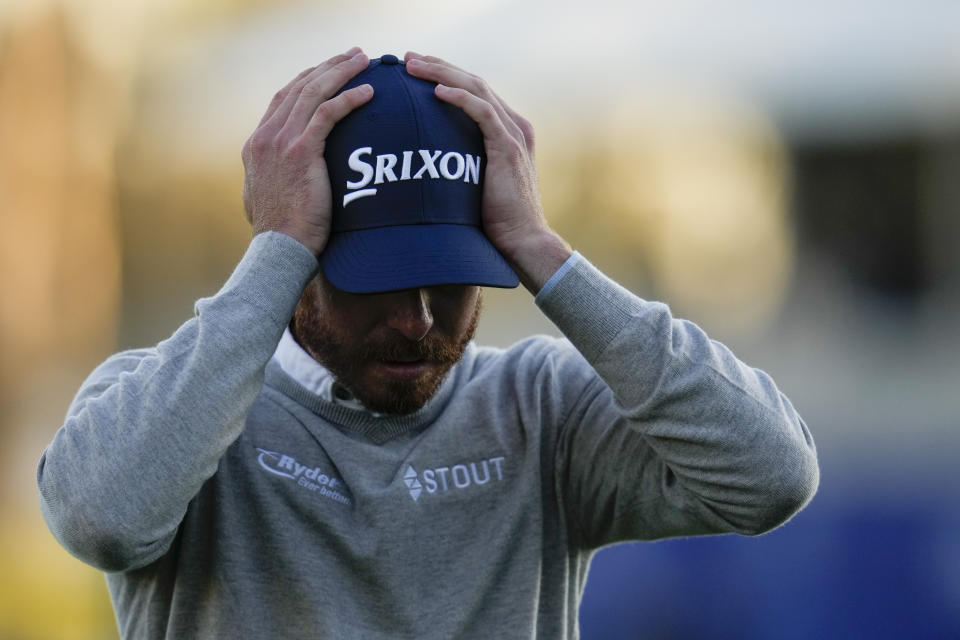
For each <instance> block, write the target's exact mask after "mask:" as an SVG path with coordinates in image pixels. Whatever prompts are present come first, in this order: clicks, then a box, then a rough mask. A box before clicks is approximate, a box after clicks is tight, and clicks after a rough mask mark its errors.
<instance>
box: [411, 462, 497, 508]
mask: <svg viewBox="0 0 960 640" xmlns="http://www.w3.org/2000/svg"><path fill="white" fill-rule="evenodd" d="M504 460H505V458H504V457H503V456H497V457H495V458H486V459H484V460H477V461H474V462H464V463H461V464H455V465H452V466H442V467H433V468H427V469H424V470H422V471H417V469H416V468H415V467H414V466H413V465H409V466H407V470H406V472H405V473H404V474H403V483H404V484H405V485H406V486H407V490H408V491H409V492H410V497H411V498H412V499H413V501H414V502H417V501H419V500H420V496H421V495H422V494H423V492H424V491H426V492H427V493H428V494H435V493H447V492H449V491H464V490H466V489H469V488H470V487H480V486H482V485H485V484H489V483H491V482H493V483H497V482H503V477H504V476H503V462H504Z"/></svg>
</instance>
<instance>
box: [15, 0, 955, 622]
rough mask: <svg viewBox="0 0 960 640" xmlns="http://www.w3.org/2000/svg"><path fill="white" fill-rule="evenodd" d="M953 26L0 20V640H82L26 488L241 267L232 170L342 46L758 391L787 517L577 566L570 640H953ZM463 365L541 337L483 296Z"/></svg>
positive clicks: (427, 5)
mask: <svg viewBox="0 0 960 640" xmlns="http://www.w3.org/2000/svg"><path fill="white" fill-rule="evenodd" d="M957 25H960V4H958V3H956V2H954V1H946V0H943V1H935V0H928V1H919V2H917V1H915V2H909V3H908V2H897V1H893V0H877V1H875V2H872V3H868V4H865V3H859V2H844V1H837V0H833V1H832V2H821V1H810V2H806V3H796V2H784V1H779V0H774V1H767V2H760V1H753V2H750V1H735V2H727V3H712V2H706V1H680V2H673V3H663V2H657V3H654V2H648V1H640V2H627V1H626V0H622V1H619V2H618V1H614V0H608V1H599V2H597V1H594V2H589V3H585V2H556V1H554V2H545V1H540V0H537V1H531V2H523V3H511V2H507V1H506V0H475V1H474V2H471V3H449V2H447V3H444V2H439V1H437V0H422V1H418V0H411V1H410V2H406V3H402V4H397V3H388V2H385V1H373V2H345V1H333V0H330V1H326V2H302V1H289V0H288V1H271V2H267V1H266V0H167V1H164V2H161V1H160V0H136V1H134V2H126V3H113V2H107V1H106V0H85V1H83V2H81V1H80V0H5V1H3V2H0V223H2V225H0V294H2V295H0V353H2V357H0V572H2V575H3V579H2V581H0V638H11V639H47V638H51V639H52V638H109V637H116V631H115V627H114V623H113V616H112V612H111V609H110V605H109V601H108V599H107V595H106V588H105V584H104V579H103V576H102V575H101V574H99V573H98V572H96V571H94V570H92V569H90V568H88V567H85V566H84V565H82V564H81V563H80V562H78V561H76V560H74V559H73V558H71V557H70V556H69V555H68V554H66V552H64V551H63V550H62V549H60V548H59V547H58V546H57V544H56V542H55V541H54V540H53V539H52V537H51V536H50V534H49V533H48V532H47V530H46V528H45V526H44V524H43V522H42V519H41V518H40V514H39V509H38V506H37V498H36V490H35V485H34V480H33V471H34V467H35V464H36V461H37V459H38V457H39V455H40V452H41V451H42V449H43V447H44V446H45V444H46V443H47V442H48V441H49V440H50V439H51V438H52V436H53V434H54V432H55V431H56V429H57V428H58V427H59V426H60V424H61V421H62V418H63V414H64V412H65V410H66V407H67V404H68V403H69V401H70V398H71V397H72V394H73V393H74V391H75V390H76V388H77V386H78V385H79V383H80V382H81V381H82V379H83V378H84V377H85V376H86V374H87V373H88V372H89V371H90V370H91V369H92V368H93V366H95V365H96V364H97V363H98V362H99V361H101V360H102V359H103V358H105V357H106V356H107V355H108V354H110V353H112V352H113V351H115V350H117V349H120V348H127V347H132V346H143V345H149V344H154V343H156V342H157V341H159V340H161V339H163V338H164V337H165V336H167V335H169V334H170V333H171V332H172V331H173V330H174V329H175V328H176V327H177V326H178V325H179V324H180V323H181V322H182V321H183V320H184V319H186V318H187V317H189V315H190V314H191V313H192V303H193V301H194V300H195V299H196V298H198V297H201V296H204V295H208V294H210V293H211V292H213V291H215V290H216V289H217V288H218V287H219V285H220V283H222V282H223V280H224V279H225V278H226V276H227V275H228V274H229V273H230V270H231V269H232V267H233V265H234V264H236V261H237V260H238V259H239V257H240V256H241V255H242V253H243V250H244V247H245V246H246V243H247V242H248V240H249V231H248V229H247V227H246V224H245V222H244V220H243V215H242V204H241V200H240V194H241V183H242V168H241V166H240V160H239V150H240V146H241V145H242V143H243V142H244V140H245V139H246V137H247V136H248V135H249V133H250V132H251V131H252V130H253V127H254V126H255V125H256V123H257V121H258V120H259V117H260V115H261V114H262V112H263V110H264V109H265V108H266V105H267V103H268V102H269V100H270V98H271V96H272V95H273V93H274V91H276V90H277V89H278V88H279V87H281V86H282V85H284V84H285V83H286V82H287V80H288V79H289V78H291V77H293V76H294V75H295V74H296V73H298V72H299V71H300V70H301V69H303V68H305V67H307V66H310V65H313V64H316V63H317V62H318V61H320V60H322V59H325V58H327V57H329V56H330V55H332V54H334V53H336V52H339V51H342V50H345V49H347V48H348V47H350V46H352V45H355V44H357V45H361V46H363V47H364V48H365V50H366V51H367V53H369V54H370V55H371V56H377V55H380V54H382V53H395V54H398V55H402V54H403V52H404V51H405V50H407V49H414V50H417V51H420V52H421V53H430V54H434V55H439V56H441V57H444V58H447V59H449V60H451V61H453V62H455V63H456V64H458V65H461V66H463V67H465V68H467V69H470V70H471V71H474V72H476V73H477V74H479V75H481V76H483V77H484V78H486V79H487V80H488V81H489V82H490V84H491V85H492V86H493V87H494V88H495V89H496V90H497V92H498V93H499V94H500V95H501V96H502V97H504V98H505V99H506V100H507V101H508V102H509V103H510V104H511V105H512V106H513V107H514V108H515V109H516V110H518V111H519V112H520V113H522V114H524V115H525V116H527V117H528V118H529V119H530V120H531V121H532V122H533V123H534V125H535V126H536V128H537V133H538V167H539V171H540V178H541V190H542V192H543V201H544V207H545V210H546V213H547V216H548V218H549V219H550V221H551V223H552V224H553V225H554V226H555V227H556V228H557V229H558V230H559V231H560V232H561V233H562V234H563V235H564V236H565V237H566V238H567V239H568V240H569V241H570V242H571V243H572V244H573V245H574V246H575V247H576V248H577V249H579V250H580V251H581V252H582V253H583V254H584V255H586V256H587V257H588V258H590V259H591V260H592V261H593V262H594V263H595V264H597V265H598V266H600V267H601V268H603V269H604V270H605V271H607V272H608V273H609V274H610V275H612V276H613V277H615V278H616V279H618V280H619V281H620V282H622V283H623V284H624V285H625V286H628V287H630V288H631V289H632V290H634V291H635V292H637V293H638V294H639V295H641V296H644V297H646V298H650V299H658V300H663V301H666V302H668V303H669V304H670V305H671V307H672V308H673V310H674V312H675V314H677V315H679V316H683V317H687V318H690V319H692V320H694V321H695V322H697V323H698V324H700V325H701V326H703V327H704V328H705V329H706V330H707V331H708V332H709V333H710V334H711V336H712V337H714V338H715V339H719V340H721V341H723V342H725V343H726V344H728V345H729V346H731V347H732V348H733V349H734V351H735V352H736V353H737V354H738V355H740V356H741V358H743V359H744V360H746V361H747V362H749V363H751V364H753V365H755V366H757V367H760V368H762V369H764V370H766V371H768V372H769V373H771V374H772V375H773V376H774V378H775V379H776V380H777V382H778V384H779V385H780V387H781V388H782V389H783V390H784V391H785V392H786V393H787V394H788V395H789V396H790V398H791V399H792V401H793V403H794V405H795V406H796V407H797V408H798V409H799V410H800V412H801V414H802V415H803V416H804V418H805V419H806V421H807V423H808V424H809V425H810V427H811V429H812V431H813V433H814V436H815V438H816V442H817V446H818V450H819V455H820V461H821V467H822V478H821V488H820V492H819V493H818V495H817V497H816V498H815V499H814V501H813V502H812V503H811V505H810V506H809V507H808V508H807V509H806V510H805V511H803V512H802V513H801V514H799V515H798V516H797V517H795V518H794V519H793V520H792V521H791V522H789V523H788V524H786V525H785V526H784V527H782V528H780V529H778V530H776V531H774V532H772V533H770V534H767V535H765V536H761V537H758V538H739V537H732V536H731V537H720V538H705V539H685V540H672V541H663V542H656V543H645V544H632V545H625V546H619V547H614V548H610V549H605V550H602V551H601V552H599V553H598V554H597V556H596V559H595V561H594V564H593V569H592V572H591V574H590V578H589V581H588V585H587V590H586V593H585V594H584V600H583V607H582V610H581V626H582V636H583V637H584V638H586V639H592V638H614V639H616V638H639V637H643V638H680V639H683V638H702V637H710V638H773V637H776V638H794V637H796V638H800V637H804V638H807V637H818V638H819V637H822V638H901V637H911V638H914V637H916V638H951V637H956V638H960V536H958V534H957V531H958V530H960V496H958V490H957V486H958V480H960V472H958V470H957V468H958V465H957V460H958V451H960V430H958V427H960V424H958V423H960V384H958V383H960V367H958V364H957V363H958V362H960V322H958V321H957V318H958V311H960V286H958V284H960V252H958V251H957V250H956V245H957V243H958V241H960V37H958V36H960V30H958V26H957ZM486 301H487V307H486V310H485V316H484V319H483V320H482V321H481V328H480V332H479V333H478V340H480V341H482V342H487V343H493V344H501V345H506V344H509V343H511V342H513V341H514V340H517V339H519V338H521V337H524V336H526V335H528V334H530V333H532V332H546V333H553V334H555V333H556V330H555V329H554V328H553V327H552V326H551V325H550V324H549V323H548V322H547V321H545V320H544V319H543V318H542V317H541V316H540V315H539V313H538V311H537V310H536V309H535V308H534V307H533V305H532V304H531V301H530V299H529V296H528V295H527V294H526V293H525V292H523V291H514V292H503V291H488V292H487V295H486Z"/></svg>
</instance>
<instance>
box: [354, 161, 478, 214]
mask: <svg viewBox="0 0 960 640" xmlns="http://www.w3.org/2000/svg"><path fill="white" fill-rule="evenodd" d="M368 156H373V147H360V148H358V149H354V150H353V152H352V153H351V154H350V157H349V158H348V159H347V165H348V166H349V167H350V168H351V169H352V170H354V171H356V172H357V173H359V174H360V176H361V177H360V179H359V180H347V193H345V194H344V196H343V206H344V207H346V206H347V205H348V204H350V203H351V202H353V201H354V200H356V199H357V198H363V197H365V196H373V195H376V194H377V190H376V188H372V187H368V185H370V183H371V182H372V183H373V184H383V183H384V182H397V181H399V180H422V179H423V178H430V179H439V178H443V179H445V180H463V181H464V182H467V183H472V184H480V156H475V155H471V154H469V153H458V152H456V151H447V152H446V153H444V152H443V151H441V150H439V149H437V150H434V151H430V150H427V149H417V150H416V151H402V152H401V154H400V157H399V158H398V157H397V156H396V155H395V154H393V153H381V154H379V155H377V156H375V158H376V159H375V160H374V161H373V163H372V164H371V162H370V161H368V160H367V159H365V158H367V157H368ZM397 162H399V163H400V175H399V177H398V176H397V172H396V171H395V169H396V168H397Z"/></svg>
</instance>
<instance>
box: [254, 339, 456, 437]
mask: <svg viewBox="0 0 960 640" xmlns="http://www.w3.org/2000/svg"><path fill="white" fill-rule="evenodd" d="M473 354H474V346H473V343H471V344H469V345H468V346H467V350H466V351H465V352H464V355H463V358H462V359H461V361H460V362H459V363H457V364H456V365H455V366H454V367H453V369H451V370H450V373H449V374H448V375H447V377H446V379H445V380H444V381H443V383H442V384H441V385H440V388H439V389H437V392H436V393H435V394H434V395H433V397H432V398H431V399H430V400H429V401H428V402H427V404H426V405H424V406H423V408H421V409H420V410H419V411H417V412H416V413H412V414H410V415H408V416H391V415H385V414H378V413H374V412H372V411H369V410H367V409H365V408H363V407H362V406H361V405H360V404H359V403H358V402H356V401H355V400H352V399H350V400H343V399H338V398H337V397H335V395H334V393H333V386H334V384H335V380H334V378H333V376H332V375H331V374H330V372H329V371H327V369H326V368H324V367H323V366H322V365H321V364H320V363H319V362H317V361H316V360H314V359H313V358H312V357H311V356H310V355H309V354H308V353H307V352H306V351H304V350H303V348H302V347H301V346H300V345H299V344H297V341H296V340H294V339H293V336H292V335H291V334H290V330H289V329H287V330H285V331H284V334H283V337H282V338H281V340H280V343H279V344H278V345H277V350H276V352H275V353H274V355H273V358H272V359H271V360H270V362H269V363H268V364H267V369H266V380H265V383H266V384H267V385H268V386H270V387H273V388H274V389H276V390H277V391H279V392H281V393H282V394H284V395H285V396H287V397H289V398H291V399H292V400H294V401H296V402H297V403H298V404H300V405H302V406H304V407H307V408H308V409H310V410H311V411H312V412H314V413H315V414H317V415H319V416H320V417H322V418H324V419H325V420H327V421H328V422H331V423H333V424H334V426H336V427H338V428H339V429H341V430H342V431H346V432H349V433H353V434H356V435H359V436H361V437H363V438H366V439H367V440H370V441H371V442H374V443H376V444H382V443H384V442H387V441H389V440H392V439H393V438H396V437H397V436H399V435H402V434H405V433H409V432H411V431H419V430H420V429H423V428H425V427H426V426H428V425H429V424H431V423H432V422H433V421H434V420H436V418H437V416H439V415H440V412H442V411H443V409H444V407H446V405H447V402H448V401H449V400H450V397H451V395H452V393H453V390H454V389H455V388H456V387H457V378H458V377H459V376H460V373H461V371H463V369H464V366H463V364H464V361H465V360H471V359H472V358H473Z"/></svg>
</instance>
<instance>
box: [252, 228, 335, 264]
mask: <svg viewBox="0 0 960 640" xmlns="http://www.w3.org/2000/svg"><path fill="white" fill-rule="evenodd" d="M266 231H275V232H277V233H282V234H283V235H285V236H289V237H291V238H293V239H294V240H296V241H297V242H299V243H300V244H302V245H303V246H304V247H306V248H307V249H308V250H309V251H310V252H311V253H312V254H313V256H314V257H315V258H318V259H319V257H320V254H321V253H322V252H323V249H324V247H326V245H327V238H326V237H324V236H322V235H321V234H318V233H311V232H310V230H304V229H301V228H297V227H296V226H295V225H289V224H288V225H282V224H279V225H278V224H274V225H254V226H253V235H255V236H256V235H259V234H261V233H264V232H266Z"/></svg>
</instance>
